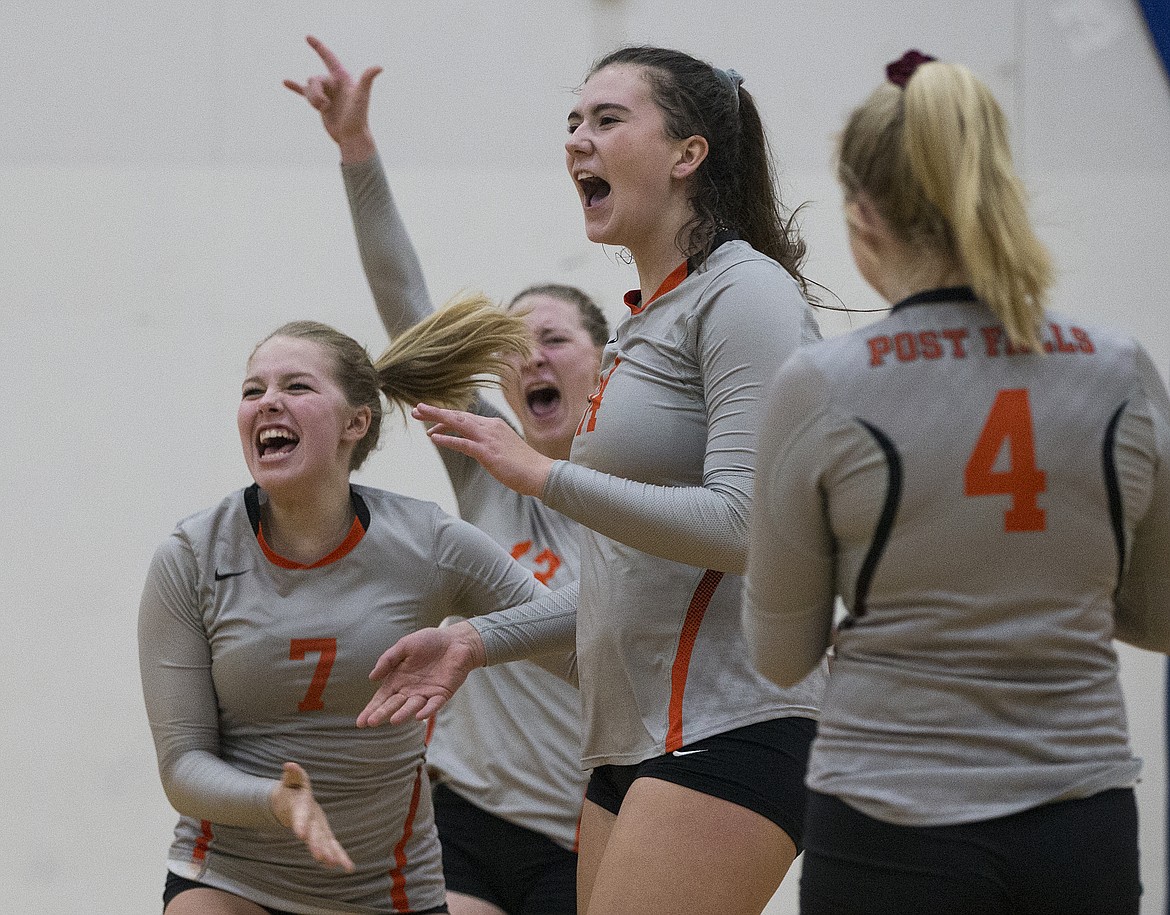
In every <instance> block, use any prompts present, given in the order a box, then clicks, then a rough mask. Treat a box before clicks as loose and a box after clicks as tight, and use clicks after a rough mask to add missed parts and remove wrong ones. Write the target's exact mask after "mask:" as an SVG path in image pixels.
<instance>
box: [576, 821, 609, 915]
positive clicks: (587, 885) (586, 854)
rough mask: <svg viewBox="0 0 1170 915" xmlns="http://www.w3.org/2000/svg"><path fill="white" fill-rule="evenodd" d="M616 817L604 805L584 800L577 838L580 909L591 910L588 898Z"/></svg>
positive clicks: (580, 910) (583, 912)
mask: <svg viewBox="0 0 1170 915" xmlns="http://www.w3.org/2000/svg"><path fill="white" fill-rule="evenodd" d="M616 822H617V817H616V816H614V815H613V814H612V813H610V812H609V811H608V810H606V809H605V808H604V807H602V806H600V805H598V804H595V803H593V801H591V800H589V799H588V798H586V799H585V803H584V805H583V806H582V807H581V832H580V834H579V835H578V838H577V911H578V912H579V913H581V915H585V913H587V912H588V911H589V897H590V896H591V895H592V893H593V883H594V881H595V880H596V879H597V869H598V868H599V867H600V866H601V861H602V858H603V857H604V856H605V849H606V846H607V845H608V844H609V833H610V830H612V829H613V824H614V823H616Z"/></svg>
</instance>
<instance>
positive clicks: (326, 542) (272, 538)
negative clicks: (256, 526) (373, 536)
mask: <svg viewBox="0 0 1170 915" xmlns="http://www.w3.org/2000/svg"><path fill="white" fill-rule="evenodd" d="M353 517H354V516H353V502H352V501H351V499H350V491H349V481H348V479H347V480H346V481H345V483H344V486H338V485H333V486H330V487H328V488H326V487H319V488H316V489H314V490H312V491H310V492H308V493H279V494H277V493H269V494H268V501H267V502H266V503H264V505H263V506H262V508H261V524H262V525H263V530H264V539H265V541H266V542H267V544H268V545H269V546H270V547H271V548H272V549H273V550H275V551H276V552H277V553H278V554H279V555H281V556H283V557H284V558H285V559H291V560H292V561H294V562H300V563H304V564H306V565H311V564H312V563H314V562H316V561H318V560H319V559H322V558H323V557H325V556H328V555H329V554H330V553H332V552H333V551H334V550H335V549H337V547H338V546H340V545H341V543H342V542H343V541H344V540H345V538H346V537H347V536H348V534H349V531H350V528H351V527H352V526H353Z"/></svg>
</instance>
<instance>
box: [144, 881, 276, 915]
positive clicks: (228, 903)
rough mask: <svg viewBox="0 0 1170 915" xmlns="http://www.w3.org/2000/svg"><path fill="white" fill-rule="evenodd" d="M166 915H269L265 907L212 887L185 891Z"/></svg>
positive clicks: (167, 909)
mask: <svg viewBox="0 0 1170 915" xmlns="http://www.w3.org/2000/svg"><path fill="white" fill-rule="evenodd" d="M163 913H164V915H268V913H267V912H266V911H265V910H264V908H263V907H261V906H258V905H256V903H254V902H249V901H248V900H247V899H243V898H241V897H240V896H236V895H234V894H232V893H225V892H224V891H223V890H216V889H212V888H211V887H200V888H199V889H197V890H184V891H183V892H181V893H179V895H178V896H176V897H175V898H174V899H172V900H171V901H170V904H169V905H168V906H167V907H166V908H165V909H164V910H163Z"/></svg>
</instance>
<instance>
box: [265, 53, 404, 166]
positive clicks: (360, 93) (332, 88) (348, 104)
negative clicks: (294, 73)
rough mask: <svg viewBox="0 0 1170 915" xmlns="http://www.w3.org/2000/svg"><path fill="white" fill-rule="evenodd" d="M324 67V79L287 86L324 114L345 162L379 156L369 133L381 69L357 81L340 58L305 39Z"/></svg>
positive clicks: (369, 70) (323, 119)
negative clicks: (372, 98)
mask: <svg viewBox="0 0 1170 915" xmlns="http://www.w3.org/2000/svg"><path fill="white" fill-rule="evenodd" d="M305 40H306V41H307V42H308V43H309V47H311V48H312V49H313V50H314V51H316V52H317V54H318V56H319V57H320V58H321V60H322V61H323V62H324V64H325V69H326V71H328V72H327V73H325V74H324V75H319V76H310V77H309V78H308V80H307V81H306V82H305V83H304V84H303V85H302V84H301V83H298V82H294V81H293V80H291V79H286V80H285V81H284V85H285V86H287V87H288V88H289V89H291V90H292V91H293V92H295V93H296V94H297V95H301V96H304V98H305V99H306V101H308V103H309V104H310V105H312V106H313V107H314V108H316V109H317V111H318V112H320V114H321V122H322V123H323V124H324V125H325V130H326V132H327V133H328V134H329V136H331V137H332V138H333V139H334V140H335V141H336V143H337V145H338V146H340V147H341V161H342V162H364V161H365V160H366V159H369V158H371V157H372V156H373V155H374V153H375V152H376V149H377V148H376V147H375V145H374V139H373V135H372V134H371V133H370V121H369V111H370V90H371V88H372V87H373V85H374V77H376V76H377V75H378V74H379V73H381V72H382V68H381V67H369V68H367V69H366V70H365V71H364V72H363V73H362V75H361V76H359V77H358V78H357V80H356V81H355V80H354V78H353V77H352V76H350V74H349V71H348V70H346V69H345V67H344V66H343V65H342V63H341V61H340V60H339V59H338V58H337V55H336V54H334V53H333V52H332V51H330V50H329V48H327V47H326V46H325V44H324V43H323V42H321V41H320V40H318V39H317V38H314V37H313V36H312V35H309V36H308V37H307V38H306V39H305Z"/></svg>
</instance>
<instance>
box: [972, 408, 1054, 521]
mask: <svg viewBox="0 0 1170 915" xmlns="http://www.w3.org/2000/svg"><path fill="white" fill-rule="evenodd" d="M1005 441H1006V442H1007V445H1008V469H1007V470H996V469H995V460H996V458H997V457H999V452H1000V450H1001V449H1002V448H1003V443H1004V442H1005ZM1046 479H1047V478H1046V475H1045V473H1044V471H1043V470H1040V469H1039V468H1038V467H1037V466H1036V444H1035V441H1034V438H1033V435H1032V407H1031V405H1030V404H1029V403H1028V392H1027V390H1025V389H1023V388H1017V389H1014V390H1003V391H1000V392H999V393H998V394H996V395H995V403H993V404H992V405H991V412H990V413H988V414H987V422H986V423H984V424H983V431H982V432H980V433H979V441H977V442H976V443H975V450H974V451H972V452H971V457H970V458H969V459H968V461H967V471H966V474H965V475H964V484H965V489H964V492H965V493H966V494H967V495H968V496H1011V499H1012V504H1011V508H1009V509H1008V510H1007V511H1006V512H1004V515H1003V529H1004V530H1005V531H1011V532H1016V531H1042V530H1044V528H1045V524H1046V521H1045V514H1044V509H1042V508H1041V507H1040V504H1039V502H1038V501H1037V499H1036V497H1037V496H1038V495H1040V493H1042V492H1044V491H1045V489H1046V488H1047V484H1046Z"/></svg>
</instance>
